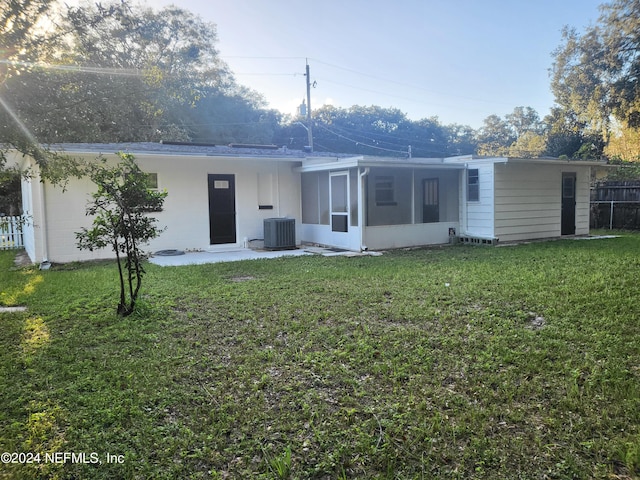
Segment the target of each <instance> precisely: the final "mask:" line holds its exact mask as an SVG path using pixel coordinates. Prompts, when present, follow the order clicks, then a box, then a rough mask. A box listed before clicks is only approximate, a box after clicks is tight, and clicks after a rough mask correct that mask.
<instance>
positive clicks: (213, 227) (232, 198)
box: [209, 174, 236, 245]
mask: <svg viewBox="0 0 640 480" xmlns="http://www.w3.org/2000/svg"><path fill="white" fill-rule="evenodd" d="M235 184H236V182H235V176H234V175H217V174H215V175H214V174H212V175H209V237H210V241H211V245H219V244H223V243H236V185H235Z"/></svg>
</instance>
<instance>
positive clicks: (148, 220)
mask: <svg viewBox="0 0 640 480" xmlns="http://www.w3.org/2000/svg"><path fill="white" fill-rule="evenodd" d="M118 156H119V157H120V159H121V161H120V162H119V163H118V164H117V165H116V166H109V165H107V161H106V159H104V158H102V159H100V160H101V161H100V162H99V163H97V164H92V165H91V166H89V167H88V168H89V177H90V178H91V180H92V181H93V183H95V184H96V185H97V186H98V191H97V192H95V193H94V194H93V195H92V198H93V201H92V202H91V203H90V204H89V206H88V207H87V215H92V216H95V219H94V220H93V227H92V228H90V229H87V228H83V229H82V231H80V232H77V233H76V239H77V244H78V248H80V249H84V250H90V251H93V250H95V249H99V248H105V247H108V246H111V248H112V249H113V251H114V252H115V254H116V259H117V263H118V273H119V275H120V302H119V303H118V309H117V311H118V315H121V316H123V317H126V316H127V315H130V314H131V313H132V312H133V310H134V308H135V305H136V300H137V298H138V292H139V291H140V286H141V284H142V277H143V275H144V273H145V270H144V267H143V264H142V262H143V260H144V254H143V252H142V251H141V250H140V246H141V245H143V244H146V243H148V242H149V240H151V239H152V238H155V237H157V236H158V235H160V233H161V230H160V229H158V227H157V226H156V222H157V220H156V219H155V218H153V217H150V216H149V215H148V213H149V212H159V211H161V210H162V205H163V203H164V199H165V197H166V196H167V193H166V192H158V191H155V190H151V189H150V188H149V186H150V183H149V176H148V174H146V173H144V172H143V171H142V170H140V167H138V165H137V163H136V162H135V160H134V157H133V155H130V154H125V153H119V154H118ZM125 277H126V282H125Z"/></svg>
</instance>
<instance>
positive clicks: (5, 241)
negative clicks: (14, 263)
mask: <svg viewBox="0 0 640 480" xmlns="http://www.w3.org/2000/svg"><path fill="white" fill-rule="evenodd" d="M24 224H25V217H0V250H8V249H10V248H23V247H24V236H23V234H22V227H23V225H24Z"/></svg>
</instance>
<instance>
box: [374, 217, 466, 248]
mask: <svg viewBox="0 0 640 480" xmlns="http://www.w3.org/2000/svg"><path fill="white" fill-rule="evenodd" d="M459 227H460V224H459V223H458V222H438V223H416V224H413V225H384V226H377V227H365V230H364V242H365V245H366V246H367V248H368V249H369V250H384V249H389V248H404V247H418V246H423V245H440V244H444V243H449V241H450V238H449V229H450V228H454V229H455V231H456V232H457V231H458V230H459Z"/></svg>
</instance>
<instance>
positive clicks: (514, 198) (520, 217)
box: [495, 163, 589, 241]
mask: <svg viewBox="0 0 640 480" xmlns="http://www.w3.org/2000/svg"><path fill="white" fill-rule="evenodd" d="M563 172H575V173H576V234H586V233H588V232H589V168H588V167H584V166H571V165H569V164H562V165H548V164H519V163H507V164H498V165H496V171H495V227H496V229H495V232H496V237H497V238H499V239H500V241H514V240H529V239H538V238H551V237H559V236H560V232H561V218H562V216H561V211H562V198H561V186H562V173H563Z"/></svg>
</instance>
